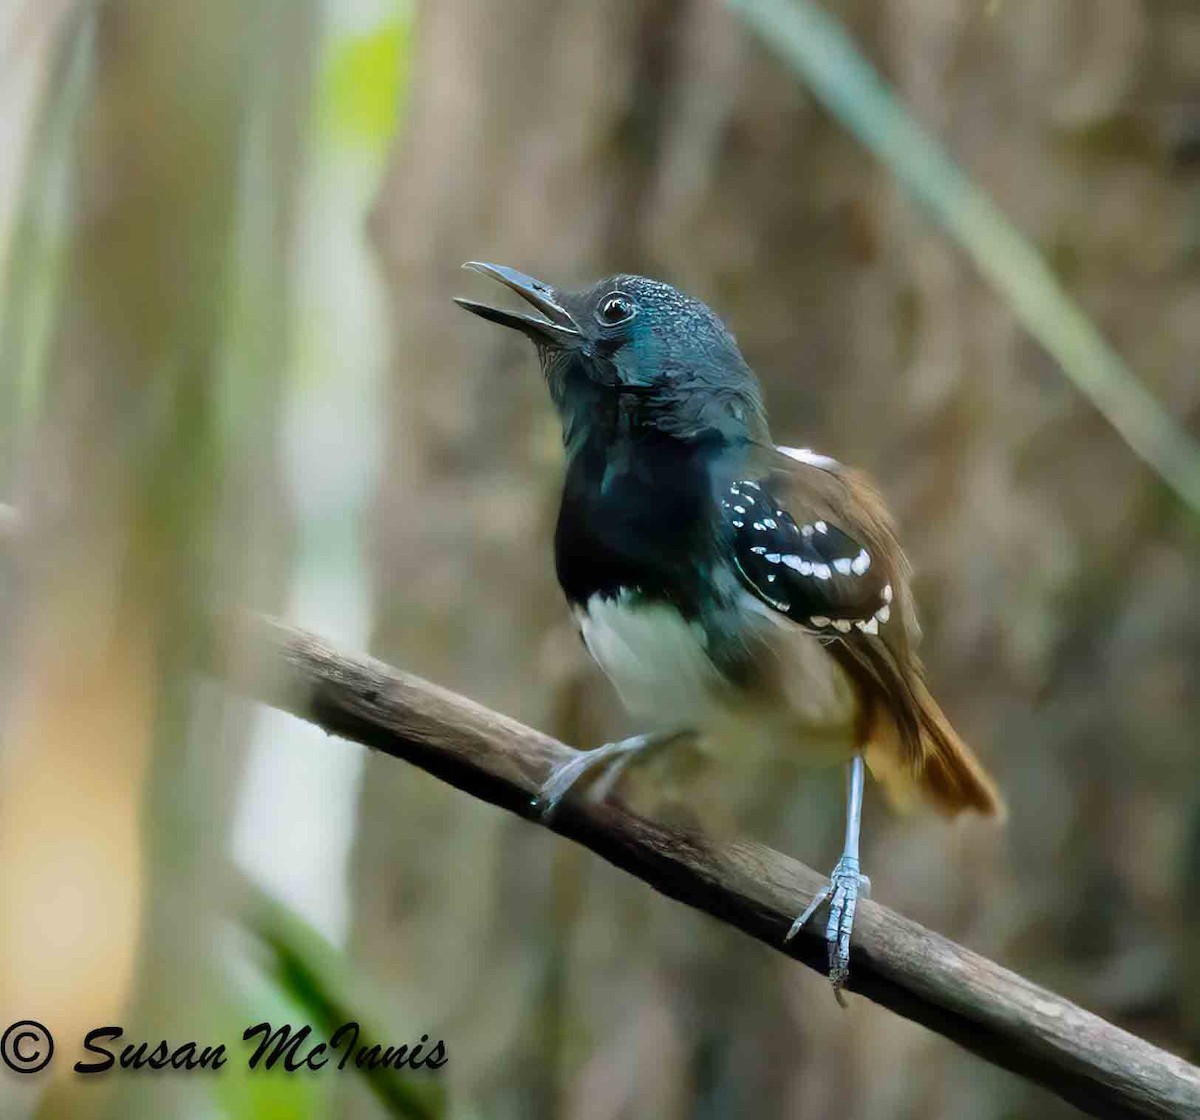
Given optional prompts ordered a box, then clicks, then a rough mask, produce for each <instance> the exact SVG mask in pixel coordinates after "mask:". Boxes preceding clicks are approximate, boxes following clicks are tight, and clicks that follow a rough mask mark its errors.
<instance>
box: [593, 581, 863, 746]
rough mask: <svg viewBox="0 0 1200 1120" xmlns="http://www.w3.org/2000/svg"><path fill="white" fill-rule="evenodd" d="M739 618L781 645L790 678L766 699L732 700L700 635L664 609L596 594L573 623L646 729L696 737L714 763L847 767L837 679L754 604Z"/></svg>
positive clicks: (849, 710)
mask: <svg viewBox="0 0 1200 1120" xmlns="http://www.w3.org/2000/svg"><path fill="white" fill-rule="evenodd" d="M746 610H747V614H748V618H749V619H753V618H757V619H759V620H760V622H761V624H762V626H763V628H764V630H765V631H767V632H769V633H770V634H771V635H772V636H773V637H774V639H775V640H776V641H780V642H782V643H783V644H784V645H786V646H787V649H786V651H783V650H777V652H776V656H779V655H780V654H782V660H783V661H785V662H786V664H787V665H788V672H787V673H786V674H785V676H784V679H783V680H782V681H781V687H780V689H779V691H778V692H776V693H775V694H774V695H773V698H772V699H770V700H768V698H767V697H766V696H762V697H759V699H758V700H757V701H753V700H751V698H750V697H749V696H746V697H745V698H744V699H743V700H738V699H737V694H736V690H732V689H731V688H730V687H729V686H728V685H725V684H723V682H722V678H721V675H720V672H719V670H718V669H717V668H716V666H715V665H713V663H712V661H711V660H710V658H709V652H708V643H707V636H706V634H705V631H704V628H703V627H702V626H700V625H699V623H695V622H689V621H688V620H687V619H685V618H684V617H683V616H682V615H681V614H680V613H679V612H678V611H677V610H675V608H674V607H671V606H669V605H667V604H665V603H647V602H645V601H639V600H638V599H637V598H636V597H635V596H633V595H630V594H627V593H622V594H620V595H617V596H615V597H613V598H607V599H606V598H602V597H601V596H599V595H594V596H592V598H590V599H589V600H588V602H587V605H586V607H583V608H579V607H577V608H576V610H575V617H576V619H577V621H578V623H579V629H580V632H581V633H582V635H583V640H584V643H585V644H586V645H587V648H588V652H589V653H591V655H592V657H593V658H595V660H596V662H597V664H599V666H600V668H601V669H603V670H604V672H605V673H606V674H607V676H608V678H609V680H611V681H612V683H613V686H614V688H615V689H616V690H617V694H618V695H619V696H620V698H621V702H622V703H623V704H624V705H625V707H626V708H627V709H628V710H629V712H630V714H631V715H633V716H634V717H635V718H636V719H637V720H638V721H639V723H641V724H642V725H643V727H644V729H645V730H656V729H665V730H672V731H673V730H683V729H688V730H695V731H699V732H701V733H702V736H703V737H704V739H705V740H706V741H707V742H708V743H709V745H710V746H711V747H712V748H715V749H716V751H717V753H718V754H724V753H726V752H727V751H728V750H730V749H733V750H734V751H735V752H736V753H737V754H739V755H740V754H743V753H745V752H747V751H751V752H754V751H765V752H767V753H777V752H784V753H786V754H789V755H793V756H795V755H800V756H803V757H804V758H806V759H807V761H809V762H821V761H833V760H835V759H838V758H844V757H845V755H846V752H847V751H848V750H849V749H851V740H850V732H851V728H852V724H853V712H854V707H853V697H852V693H851V690H850V688H849V683H848V681H847V679H846V677H845V675H844V673H843V671H842V670H841V668H840V667H839V666H837V664H836V663H835V662H834V660H833V658H832V657H830V656H829V655H828V654H827V653H826V651H825V650H824V649H823V648H822V646H821V643H820V642H819V641H818V640H817V639H816V638H815V637H813V636H812V635H810V634H807V633H804V632H803V631H802V630H801V629H800V628H799V627H797V626H794V625H793V624H791V623H790V622H788V621H787V620H783V619H780V618H779V616H777V615H775V614H774V612H772V611H770V610H769V609H768V608H766V607H764V606H762V605H761V604H760V603H759V602H758V601H757V600H755V599H752V598H751V597H749V596H747V601H746Z"/></svg>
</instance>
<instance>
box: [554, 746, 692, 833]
mask: <svg viewBox="0 0 1200 1120" xmlns="http://www.w3.org/2000/svg"><path fill="white" fill-rule="evenodd" d="M687 734H688V732H686V731H654V732H650V733H649V734H647V735H633V736H631V737H630V738H628V739H620V740H618V741H617V742H615V743H605V744H604V746H602V747H596V748H595V749H594V750H590V751H580V752H579V753H578V754H577V755H576V756H575V757H574V758H573V759H571V760H570V762H564V763H563V764H562V765H561V766H556V767H555V768H554V770H553V771H551V774H550V777H549V778H547V779H546V781H545V782H544V783H543V784H542V788H541V789H540V790H539V791H538V795H537V797H535V798H534V799H533V802H532V804H533V807H534V808H535V809H536V810H537V812H538V816H540V817H541V818H542V820H544V821H548V820H550V818H551V817H553V816H554V813H555V811H556V810H557V809H558V806H559V804H560V803H561V802H562V799H563V797H564V796H566V793H567V790H569V789H570V788H571V787H572V786H573V785H574V784H575V783H576V782H577V781H579V779H580V778H582V777H583V775H584V774H586V773H589V772H590V771H593V770H596V769H597V768H603V769H604V770H605V771H606V773H605V774H604V777H603V778H601V780H600V781H599V782H598V783H597V789H596V795H597V798H598V799H599V800H603V799H604V798H605V797H607V796H608V794H609V793H610V792H611V791H612V788H613V787H614V786H615V785H616V784H617V779H618V778H620V776H621V773H622V772H623V771H624V769H625V767H626V766H627V765H628V764H629V762H630V760H631V759H632V758H633V757H634V755H636V754H640V753H641V752H642V751H646V750H649V749H650V748H651V747H661V746H663V745H665V744H667V743H671V742H674V741H675V740H676V739H679V738H682V737H683V736H685V735H687Z"/></svg>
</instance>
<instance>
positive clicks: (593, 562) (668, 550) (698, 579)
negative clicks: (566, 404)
mask: <svg viewBox="0 0 1200 1120" xmlns="http://www.w3.org/2000/svg"><path fill="white" fill-rule="evenodd" d="M631 403H632V402H631ZM626 419H627V418H626V417H625V415H624V414H623V408H622V405H621V404H620V402H619V401H618V402H616V403H615V405H614V407H613V409H612V410H611V411H608V413H607V415H606V414H605V413H604V411H602V412H601V414H600V415H593V417H592V418H591V419H590V420H589V421H588V422H587V423H586V428H585V430H584V431H582V432H578V431H577V438H576V439H575V440H573V441H572V445H569V447H568V466H567V476H566V482H565V485H564V488H563V497H562V506H561V508H560V510H559V515H558V527H557V530H556V532H555V542H554V543H555V561H556V567H557V570H558V580H559V583H560V584H561V585H562V588H563V591H564V592H565V593H566V596H567V599H568V600H569V601H570V602H571V603H579V604H582V603H586V602H587V600H588V599H590V598H591V597H592V596H593V595H601V596H604V597H611V596H615V595H617V594H618V593H619V592H621V591H630V592H634V593H636V594H637V595H638V596H639V597H641V598H645V599H650V600H659V601H666V602H670V603H672V604H673V605H674V606H676V607H677V608H678V609H679V610H680V612H681V613H683V614H684V615H685V616H687V617H695V616H697V615H698V614H700V613H701V612H702V611H703V610H704V608H705V606H706V605H707V600H708V598H709V597H711V594H712V591H711V580H712V571H713V566H714V564H715V563H716V562H717V559H718V556H719V553H720V550H721V548H722V538H721V527H720V521H719V518H717V517H716V516H715V514H716V509H717V505H716V502H715V500H714V493H715V488H716V487H717V486H719V485H720V483H721V481H722V480H723V479H724V478H725V477H726V476H727V475H728V474H729V473H730V472H731V471H732V470H733V469H734V464H735V463H736V461H738V460H740V459H741V457H742V455H741V452H740V450H739V448H737V447H735V446H732V445H731V444H730V443H729V442H728V441H727V439H726V438H724V437H723V436H721V435H720V434H718V433H717V432H709V433H704V434H701V435H699V436H695V437H693V438H690V439H686V440H684V439H679V438H677V437H675V436H673V435H671V434H668V433H666V432H663V431H661V430H659V429H656V428H654V427H647V426H641V425H636V424H632V423H629V422H626Z"/></svg>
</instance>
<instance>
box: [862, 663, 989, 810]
mask: <svg viewBox="0 0 1200 1120" xmlns="http://www.w3.org/2000/svg"><path fill="white" fill-rule="evenodd" d="M908 683H909V688H910V690H911V695H912V699H913V700H914V701H915V702H916V708H917V717H918V723H919V727H920V751H919V757H917V758H913V753H915V752H910V751H906V750H904V749H902V747H901V743H900V741H899V740H900V733H899V731H898V729H896V727H895V725H894V724H893V723H892V721H891V720H881V721H879V722H880V723H881V724H884V726H882V727H880V728H878V730H877V732H876V734H873V735H872V736H871V741H870V742H869V743H868V745H867V748H866V761H867V765H868V766H869V767H870V769H871V773H872V774H873V775H874V776H875V777H876V779H877V780H878V781H879V782H880V783H881V784H882V785H883V787H884V789H885V791H886V792H887V793H888V795H889V797H890V799H891V800H892V801H893V802H895V803H896V804H897V805H899V806H900V807H907V806H911V805H912V804H913V803H914V802H915V801H925V802H928V803H931V804H932V805H933V806H934V807H935V808H936V809H938V810H940V811H941V812H943V813H946V814H947V815H948V816H954V815H955V814H957V813H959V812H961V811H962V810H964V809H974V810H975V811H976V812H978V813H982V814H984V815H985V816H994V817H998V818H1003V817H1004V814H1005V809H1004V801H1003V799H1002V798H1001V796H1000V791H999V790H998V789H997V787H996V783H995V782H994V781H993V780H992V778H991V776H990V775H989V774H988V772H987V771H986V770H985V769H984V768H983V764H982V763H981V762H980V761H979V759H978V758H976V757H975V752H974V751H972V750H971V748H970V747H968V746H967V744H966V743H964V742H963V741H962V739H960V738H959V736H958V733H957V732H956V731H955V730H954V728H953V727H952V726H951V724H950V721H949V720H948V719H947V718H946V714H945V713H944V712H943V711H942V709H941V708H940V707H938V703H937V701H936V700H934V698H933V697H932V696H931V695H930V693H929V690H928V688H926V687H925V683H924V681H922V680H921V679H920V677H919V676H914V677H913V679H911V680H910V681H909V682H908Z"/></svg>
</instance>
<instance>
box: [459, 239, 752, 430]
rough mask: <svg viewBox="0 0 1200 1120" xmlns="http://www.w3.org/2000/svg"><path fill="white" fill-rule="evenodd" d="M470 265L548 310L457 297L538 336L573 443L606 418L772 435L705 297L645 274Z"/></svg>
mask: <svg viewBox="0 0 1200 1120" xmlns="http://www.w3.org/2000/svg"><path fill="white" fill-rule="evenodd" d="M463 267H464V268H468V269H471V270H473V271H475V272H481V273H483V274H484V275H485V276H490V277H492V278H494V279H496V280H499V281H500V283H502V284H504V285H505V286H506V287H508V288H511V289H512V290H513V291H514V292H516V293H517V295H519V296H521V298H522V299H524V300H525V301H526V302H527V303H529V304H531V305H532V306H533V307H534V308H535V309H536V310H537V311H538V312H540V313H541V314H539V315H530V314H525V313H519V312H514V311H505V310H501V309H500V308H496V307H490V306H488V305H487V304H482V303H476V302H475V301H474V300H467V299H458V300H456V301H455V302H457V303H458V304H459V306H461V307H464V308H466V309H467V310H468V311H471V312H473V313H474V314H476V315H479V316H481V317H482V318H484V319H489V320H491V321H492V322H493V323H499V324H501V325H502V326H505V327H512V328H513V329H515V330H518V331H520V332H521V333H522V334H524V335H526V336H528V337H529V338H530V339H531V340H532V341H533V343H534V345H535V346H536V347H537V351H538V357H539V358H540V360H541V363H542V369H543V371H544V372H545V374H546V381H547V384H548V385H549V388H550V394H551V396H552V397H553V398H554V403H555V404H556V406H557V407H558V410H559V412H560V414H561V416H562V419H563V424H564V429H565V432H566V436H567V441H568V443H570V442H571V439H572V433H573V432H574V431H578V430H580V429H581V428H583V427H585V426H589V425H594V424H596V423H603V422H604V419H605V418H608V419H609V420H610V422H613V423H617V422H623V423H629V424H632V425H633V426H635V427H647V428H654V429H657V430H659V431H662V432H665V433H667V434H669V435H671V436H674V437H675V438H679V439H703V438H710V437H713V436H716V437H719V438H723V439H725V440H730V441H736V440H744V439H764V438H765V436H766V421H765V419H764V416H763V406H762V395H761V392H760V390H759V386H758V381H757V379H756V378H755V376H754V374H753V372H752V371H751V370H750V367H749V366H747V364H746V362H745V359H743V357H742V354H741V351H740V350H739V349H738V346H737V343H736V342H735V341H734V338H733V335H732V334H730V333H729V331H728V330H727V329H726V327H725V325H724V324H723V323H722V322H721V320H720V319H718V318H717V316H716V315H714V314H713V312H712V311H711V310H709V308H708V307H706V306H705V305H704V304H703V303H701V302H700V301H699V300H697V299H692V298H691V297H690V296H686V295H684V294H683V293H682V292H681V291H679V290H678V289H677V288H673V287H671V286H670V285H669V284H664V283H661V282H659V281H657V280H647V279H646V278H645V277H644V276H626V275H620V276H612V277H609V278H608V279H606V280H601V281H600V282H599V283H597V284H593V285H592V286H591V287H589V288H584V289H581V290H579V291H569V290H566V289H562V288H554V287H551V286H550V285H549V284H545V283H543V282H542V281H540V280H535V279H533V278H532V277H531V276H526V275H525V274H524V273H521V272H517V271H516V270H515V269H512V268H505V267H503V266H501V265H494V264H482V263H479V262H477V261H471V262H469V263H467V264H466V265H464V266H463Z"/></svg>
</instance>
